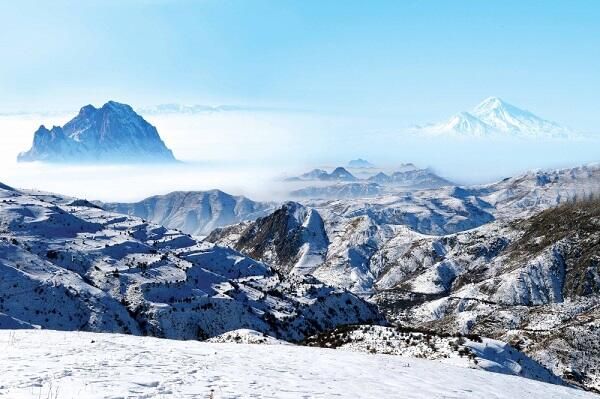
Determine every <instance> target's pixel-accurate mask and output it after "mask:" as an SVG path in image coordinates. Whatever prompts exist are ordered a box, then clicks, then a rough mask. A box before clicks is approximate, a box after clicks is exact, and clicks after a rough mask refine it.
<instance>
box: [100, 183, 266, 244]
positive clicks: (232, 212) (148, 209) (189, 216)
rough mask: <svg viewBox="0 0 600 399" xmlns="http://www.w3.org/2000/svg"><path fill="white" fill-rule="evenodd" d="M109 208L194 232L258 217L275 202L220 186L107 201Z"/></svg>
mask: <svg viewBox="0 0 600 399" xmlns="http://www.w3.org/2000/svg"><path fill="white" fill-rule="evenodd" d="M101 205H102V207H103V208H104V209H106V210H110V211H113V212H118V213H122V214H126V215H134V216H138V217H141V218H143V219H147V220H150V221H152V222H154V223H158V224H160V225H163V226H166V227H169V228H171V229H178V230H181V231H183V232H184V233H188V234H192V235H199V236H201V235H207V234H209V233H210V232H211V231H212V230H214V229H216V228H218V227H223V226H227V225H231V224H235V223H240V222H243V221H248V220H254V219H256V218H258V217H260V216H264V215H265V214H267V213H269V212H270V211H272V210H273V208H274V206H273V204H271V203H266V202H256V201H252V200H250V199H248V198H246V197H242V196H233V195H229V194H227V193H224V192H222V191H220V190H211V191H176V192H172V193H169V194H166V195H156V196H153V197H149V198H146V199H144V200H142V201H140V202H134V203H104V204H101Z"/></svg>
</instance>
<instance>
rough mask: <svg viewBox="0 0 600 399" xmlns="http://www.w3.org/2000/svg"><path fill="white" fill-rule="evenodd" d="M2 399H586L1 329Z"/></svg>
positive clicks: (390, 369) (218, 350) (510, 385)
mask: <svg viewBox="0 0 600 399" xmlns="http://www.w3.org/2000/svg"><path fill="white" fill-rule="evenodd" d="M0 365H2V371H1V374H0V397H2V398H11V399H19V398H209V397H211V393H212V396H213V397H214V398H233V397H243V398H245V397H267V398H330V397H352V398H359V397H362V398H519V397H527V398H529V399H533V398H544V399H551V398H593V397H596V396H595V395H594V394H591V393H588V392H584V391H579V390H574V389H570V388H565V387H560V386H556V385H551V384H545V383H540V382H536V381H532V380H528V379H525V378H520V377H513V376H506V375H501V374H495V373H488V372H485V371H479V370H471V369H467V368H461V367H456V366H451V365H444V364H440V363H437V362H433V361H427V360H421V359H413V358H404V357H400V356H392V355H371V354H365V353H355V352H346V351H336V350H329V349H318V348H309V347H297V346H291V345H244V344H215V343H201V342H197V341H171V340H162V339H156V338H148V337H134V336H127V335H117V334H96V333H82V332H57V331H48V330H3V331H0Z"/></svg>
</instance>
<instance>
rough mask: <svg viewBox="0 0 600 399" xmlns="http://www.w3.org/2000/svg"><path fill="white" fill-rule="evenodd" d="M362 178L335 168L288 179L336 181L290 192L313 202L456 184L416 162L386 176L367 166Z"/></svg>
mask: <svg viewBox="0 0 600 399" xmlns="http://www.w3.org/2000/svg"><path fill="white" fill-rule="evenodd" d="M359 170H361V173H362V176H361V178H360V179H359V178H357V177H356V176H354V175H352V174H351V173H350V172H348V170H346V169H345V168H343V167H338V168H335V169H334V170H333V171H332V172H331V173H328V172H327V171H325V170H323V169H313V170H311V171H310V172H307V173H304V174H302V175H300V176H298V177H291V178H288V179H286V180H287V181H290V182H302V181H307V182H309V181H319V182H335V184H332V185H330V186H323V185H321V186H310V187H302V188H300V189H295V190H294V191H292V192H291V193H290V195H291V197H292V198H294V199H297V198H309V199H322V198H331V199H342V198H358V197H372V196H375V195H383V194H385V193H387V192H388V191H390V190H389V187H393V188H398V189H410V190H414V189H424V188H439V187H444V186H451V185H453V183H452V182H450V181H449V180H447V179H444V178H443V177H440V176H438V175H437V174H436V173H435V172H434V171H432V170H431V169H428V168H427V169H421V168H417V167H416V166H415V165H414V164H412V163H407V164H401V165H400V166H399V167H398V168H397V169H396V170H395V171H394V172H392V173H390V174H386V173H384V172H381V171H380V172H377V171H376V170H374V169H373V168H365V167H363V168H362V169H359Z"/></svg>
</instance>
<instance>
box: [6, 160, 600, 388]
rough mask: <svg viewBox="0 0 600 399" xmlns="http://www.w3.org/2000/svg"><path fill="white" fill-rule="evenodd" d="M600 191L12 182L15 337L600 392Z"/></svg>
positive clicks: (578, 187)
mask: <svg viewBox="0 0 600 399" xmlns="http://www.w3.org/2000/svg"><path fill="white" fill-rule="evenodd" d="M415 169H416V168H414V167H410V166H405V167H403V168H402V170H401V172H400V173H412V172H414V171H415ZM416 170H418V169H416ZM326 173H327V172H326ZM386 176H387V175H386ZM338 184H339V185H344V184H377V183H367V182H364V181H361V182H349V183H344V182H336V184H334V185H333V186H335V185H338ZM598 193H600V166H598V165H587V166H582V167H577V168H569V169H559V170H539V171H531V172H528V173H525V174H522V175H519V176H515V177H511V178H507V179H504V180H501V181H498V182H495V183H492V184H485V185H476V186H462V187H461V186H455V185H444V186H441V187H434V188H425V189H422V188H413V189H402V190H393V189H392V188H391V187H390V188H389V191H386V192H384V193H381V194H377V195H375V196H374V197H368V198H366V197H365V198H337V199H319V198H316V199H315V198H310V197H309V198H306V199H304V200H302V201H301V202H290V201H288V202H284V203H281V204H278V205H275V204H271V203H260V202H254V201H251V200H249V199H246V198H243V197H235V196H230V195H228V194H225V193H222V192H220V191H216V190H215V191H209V192H189V193H186V192H175V193H171V194H167V195H165V196H157V197H151V198H150V199H148V200H146V201H141V202H140V203H137V204H103V203H92V202H89V201H86V200H82V199H76V198H71V197H68V196H63V195H60V194H49V193H43V192H37V191H32V190H20V189H18V188H12V187H9V186H6V185H0V276H1V278H0V328H10V329H40V328H41V329H54V330H63V331H92V332H112V333H127V334H133V335H149V336H154V337H161V338H172V339H195V340H206V339H213V340H214V342H237V341H238V340H241V341H242V342H243V341H245V340H248V341H249V342H250V340H253V341H252V342H256V343H263V344H269V343H277V341H280V342H279V343H288V344H289V343H302V344H305V345H311V346H323V347H327V348H339V349H340V350H342V351H343V350H352V351H359V352H369V353H387V354H395V355H404V356H418V357H424V358H426V359H431V360H435V361H441V362H444V361H448V362H452V363H453V364H462V365H464V366H465V367H474V368H480V369H483V370H489V371H495V372H501V373H508V374H514V375H519V376H522V377H526V378H530V379H538V380H541V381H545V382H552V383H556V384H565V385H571V386H577V387H581V388H585V389H587V390H592V391H598V390H600V374H599V373H598V370H599V369H600V349H599V348H600V347H599V346H598V344H597V342H598V341H599V339H600V334H599V331H600V328H599V327H598V322H597V320H598V318H599V317H600V315H598V309H599V308H600V278H599V277H598V276H599V274H600V273H599V272H598V265H599V264H600V253H599V252H598V242H599V240H600V237H599V234H598V232H599V231H600V206H599V205H598V198H597V194H598ZM114 211H118V212H114ZM136 213H139V214H143V217H144V218H146V217H147V218H152V219H155V220H160V221H161V222H163V223H165V224H167V223H169V224H172V226H175V228H174V229H172V228H168V227H163V226H161V225H159V224H155V223H153V222H149V221H146V220H145V219H144V218H140V217H138V216H135V214H136ZM229 223H234V224H229ZM223 224H229V225H227V226H222V225H223ZM219 226H220V227H219ZM213 227H217V228H215V229H213ZM178 229H181V230H184V231H179V230H178ZM188 229H189V230H188ZM211 229H212V230H211ZM185 230H187V231H185ZM209 230H211V231H210V233H209V234H208V236H207V237H206V238H205V239H203V240H200V239H199V238H196V237H193V236H190V234H191V232H201V233H206V232H208V231H209ZM202 235H204V234H202ZM236 337H237V338H236ZM260 337H263V338H260ZM265 337H266V338H265ZM444 359H446V360H444Z"/></svg>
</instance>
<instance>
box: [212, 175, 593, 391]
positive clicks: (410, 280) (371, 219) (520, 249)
mask: <svg viewBox="0 0 600 399" xmlns="http://www.w3.org/2000/svg"><path fill="white" fill-rule="evenodd" d="M599 194H600V166H596V165H589V166H583V167H577V168H571V169H563V170H550V171H535V172H529V173H526V174H524V175H521V176H516V177H513V178H509V179H505V180H502V181H500V182H497V183H494V184H489V185H483V186H474V187H444V188H440V189H433V190H422V191H411V192H404V193H398V194H393V193H392V194H387V195H384V196H381V197H377V198H368V199H364V198H363V199H350V200H348V199H346V200H335V201H313V202H307V203H306V204H305V206H306V207H308V208H312V209H314V210H315V211H316V212H318V214H319V215H320V217H321V218H322V220H323V226H324V231H325V236H326V238H327V241H328V242H329V245H328V246H327V249H326V252H325V254H324V257H323V261H322V263H321V264H320V265H315V267H314V269H313V271H312V274H313V275H314V276H316V277H317V278H319V279H320V280H322V281H326V282H327V283H328V284H331V285H333V286H338V287H345V288H347V289H350V290H352V291H354V292H355V293H358V294H361V295H364V296H370V297H371V299H372V300H374V301H375V302H376V303H378V304H379V305H380V306H381V307H383V308H384V309H386V310H387V312H388V316H389V317H390V318H392V319H393V320H395V321H397V322H399V323H402V324H403V325H413V326H415V327H428V326H429V327H434V328H436V329H437V330H438V331H449V332H463V333H464V332H477V333H481V334H482V335H485V336H490V337H493V338H496V339H501V340H503V341H507V342H513V343H514V344H515V345H517V346H519V347H523V348H524V349H525V350H526V352H527V353H529V354H530V355H531V356H533V357H534V358H535V359H536V360H537V361H539V362H540V363H542V364H543V365H545V366H546V367H548V368H550V369H552V370H554V372H555V373H557V374H558V375H560V376H563V377H564V378H566V379H568V380H569V381H571V382H573V383H576V384H580V385H582V386H584V387H586V388H591V389H599V388H600V374H599V373H597V372H596V371H594V370H597V369H598V367H600V351H598V353H596V349H593V350H592V349H590V351H591V352H590V353H592V355H591V357H590V356H584V355H583V354H582V353H581V351H582V350H583V348H584V347H587V345H591V344H590V343H591V342H595V341H596V340H597V339H598V338H599V337H598V336H597V331H600V330H599V329H597V328H596V324H594V323H595V321H594V320H596V319H597V317H596V316H597V315H596V313H597V311H596V309H597V307H596V306H597V305H598V301H599V300H600V296H599V295H598V293H599V292H600V279H598V278H597V274H598V273H597V270H596V269H597V267H596V266H597V264H598V262H599V261H600V254H598V250H597V248H598V245H597V243H598V242H600V241H599V239H600V238H599V237H598V234H597V233H598V231H600V230H599V227H598V226H600V225H599V224H598V220H599V217H598V214H597V209H600V208H597V207H596V205H593V203H592V205H591V206H588V205H587V204H588V203H587V202H585V201H589V200H590V199H593V198H594V195H596V196H598V195H599ZM573 201H583V202H582V204H581V205H573V206H571V205H568V204H569V203H571V202H573ZM561 204H563V205H564V204H567V205H564V206H562V207H559V208H556V206H557V205H561ZM565 206H566V207H565ZM541 211H543V212H542V213H540V212H541ZM252 225H253V224H252V223H250V224H249V225H246V226H245V231H246V232H250V231H256V233H257V234H260V236H261V237H267V236H269V234H271V233H269V232H268V231H264V230H263V229H264V228H267V225H263V226H261V228H258V229H256V230H253V227H252ZM594 226H595V227H594ZM256 227H257V226H256V224H254V228H256ZM222 233H223V234H222V236H220V237H219V234H217V232H215V234H214V235H212V237H211V238H212V240H213V241H215V242H222V243H227V244H228V245H232V246H236V245H238V246H237V248H238V249H239V250H240V251H242V252H243V253H246V254H249V250H250V249H251V248H252V247H251V246H250V247H248V248H245V247H244V246H242V245H240V242H239V231H238V230H236V229H235V228H234V227H231V229H230V230H229V231H226V230H224V231H222ZM307 239H308V240H309V239H310V236H308V237H307ZM246 241H247V242H251V239H250V238H248V237H247V238H246ZM297 247H301V245H297ZM594 248H595V249H594ZM250 256H252V255H250ZM294 257H295V255H294V254H293V252H292V253H291V254H290V255H289V256H288V258H289V259H294ZM257 259H265V258H264V257H258V258H257ZM276 267H277V268H278V270H282V271H284V270H286V268H287V267H288V266H286V265H285V263H284V264H278V265H276ZM534 331H535V334H534ZM545 342H552V344H551V345H547V344H546V343H545ZM560 348H564V353H563V352H561V351H562V349H560ZM594 348H595V347H594Z"/></svg>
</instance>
